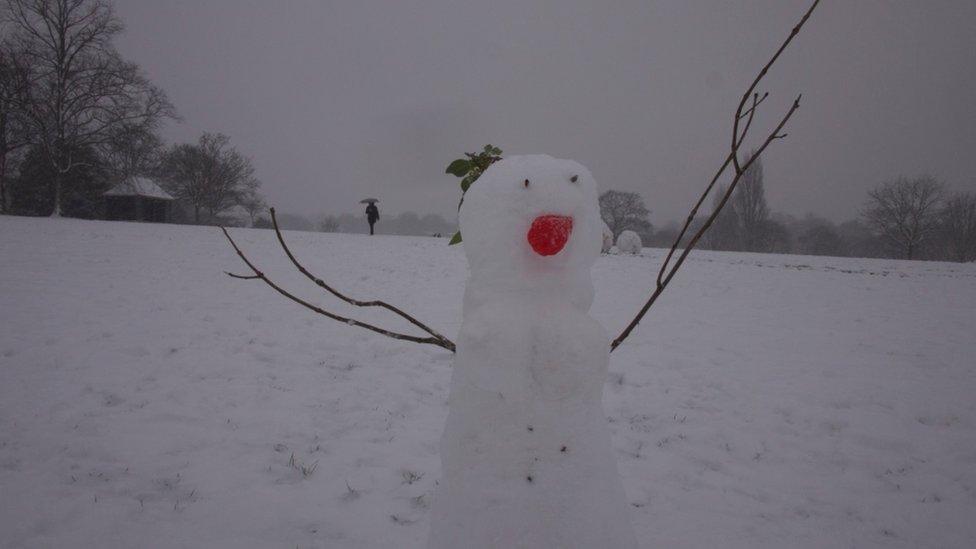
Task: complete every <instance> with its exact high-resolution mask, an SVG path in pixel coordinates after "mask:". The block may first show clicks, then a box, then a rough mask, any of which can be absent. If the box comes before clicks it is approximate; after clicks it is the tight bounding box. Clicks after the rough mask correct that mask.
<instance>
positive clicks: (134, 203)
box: [103, 177, 175, 223]
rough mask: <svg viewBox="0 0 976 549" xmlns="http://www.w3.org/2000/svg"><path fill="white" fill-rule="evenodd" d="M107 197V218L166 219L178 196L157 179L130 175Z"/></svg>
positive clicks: (110, 190) (106, 195)
mask: <svg viewBox="0 0 976 549" xmlns="http://www.w3.org/2000/svg"><path fill="white" fill-rule="evenodd" d="M103 196H104V197H105V219H108V220H112V221H150V222H154V223H166V222H167V221H169V219H170V214H171V211H170V210H171V208H172V203H173V201H174V200H175V199H174V198H173V197H172V196H170V194H169V193H167V192H166V191H164V190H163V189H162V187H160V186H159V185H158V184H156V182H155V181H153V180H151V179H148V178H146V177H130V178H128V179H126V180H125V181H122V182H121V183H119V184H118V185H116V186H114V187H112V188H111V189H109V190H108V191H106V192H105V194H104V195H103Z"/></svg>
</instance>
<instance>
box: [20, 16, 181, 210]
mask: <svg viewBox="0 0 976 549" xmlns="http://www.w3.org/2000/svg"><path fill="white" fill-rule="evenodd" d="M2 1H3V3H4V7H5V8H6V9H5V16H6V21H7V23H8V25H9V28H10V30H11V31H12V35H13V37H12V41H11V43H12V44H14V47H15V48H16V50H17V51H18V52H20V55H21V56H22V57H23V59H24V66H25V67H28V69H29V71H28V81H29V86H28V90H27V91H28V93H27V95H26V96H25V98H24V99H23V100H21V101H18V104H17V108H18V110H20V112H21V113H23V115H24V117H25V120H26V122H27V124H28V126H29V130H30V133H31V135H32V136H33V139H34V141H35V142H36V144H37V145H38V146H39V147H40V150H41V151H42V152H43V153H44V155H45V156H46V158H47V161H48V162H49V163H50V164H51V166H52V168H53V170H52V172H53V173H52V177H53V180H52V186H53V190H52V192H53V194H54V198H53V206H52V215H54V216H60V215H61V213H62V205H63V200H62V198H63V195H64V192H65V189H64V186H65V184H66V183H67V182H69V181H71V180H72V179H71V177H70V175H71V173H72V171H73V170H75V169H76V168H78V167H80V166H82V165H83V163H82V161H81V160H80V159H79V158H78V157H77V156H75V155H74V154H73V153H75V152H77V151H87V150H92V149H97V148H100V147H102V146H103V145H105V143H106V142H107V141H108V140H109V139H110V136H111V135H112V133H113V132H114V131H116V130H117V129H118V128H120V127H121V126H124V125H130V126H140V127H143V128H147V129H152V128H155V127H156V126H157V125H159V124H160V122H161V121H162V120H163V119H165V118H167V117H172V116H175V113H174V110H173V106H172V105H171V104H170V102H169V100H168V99H167V98H166V95H165V94H164V93H163V92H162V90H160V89H159V88H157V87H155V86H153V85H152V84H151V83H150V82H149V81H148V80H147V79H146V78H145V77H144V76H143V75H142V73H141V71H140V70H139V67H138V66H136V65H135V64H133V63H130V62H127V61H125V60H124V59H122V57H121V56H120V55H119V54H118V52H117V51H116V50H115V47H114V46H113V45H112V40H113V39H114V38H115V36H116V35H117V34H118V33H119V32H121V31H122V23H121V21H119V19H118V18H117V17H116V16H115V12H114V10H113V8H112V5H111V4H110V3H109V2H107V1H105V0H2Z"/></svg>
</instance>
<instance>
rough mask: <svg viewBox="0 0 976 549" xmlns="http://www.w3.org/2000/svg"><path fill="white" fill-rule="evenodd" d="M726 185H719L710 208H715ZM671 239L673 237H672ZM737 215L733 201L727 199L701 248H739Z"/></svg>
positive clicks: (704, 237) (704, 238) (726, 249)
mask: <svg viewBox="0 0 976 549" xmlns="http://www.w3.org/2000/svg"><path fill="white" fill-rule="evenodd" d="M726 190H727V189H726V187H725V186H724V185H719V187H718V192H717V193H716V194H715V196H714V197H713V198H712V209H713V210H716V209H718V208H719V205H720V203H721V201H722V197H723V196H724V195H725V192H726ZM733 196H734V195H733ZM672 240H673V239H672ZM740 246H741V245H740V238H739V216H738V215H737V214H736V212H735V201H734V200H732V201H729V203H728V204H726V205H725V208H723V209H722V211H721V212H719V214H718V216H717V217H716V218H715V221H714V222H712V227H711V228H710V229H709V231H708V232H707V233H705V235H704V236H703V238H702V248H705V249H709V250H719V251H732V250H739V249H741V247H740Z"/></svg>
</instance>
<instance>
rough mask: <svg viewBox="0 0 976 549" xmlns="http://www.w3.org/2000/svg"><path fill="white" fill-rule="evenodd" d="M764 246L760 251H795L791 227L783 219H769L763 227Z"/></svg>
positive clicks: (782, 252) (779, 252)
mask: <svg viewBox="0 0 976 549" xmlns="http://www.w3.org/2000/svg"><path fill="white" fill-rule="evenodd" d="M762 235H763V240H762V243H763V246H762V248H761V249H760V251H762V252H764V253H771V254H788V253H792V252H793V235H792V234H791V233H790V229H789V227H787V225H786V224H785V223H783V222H782V221H779V220H776V219H767V220H766V223H764V225H763V227H762Z"/></svg>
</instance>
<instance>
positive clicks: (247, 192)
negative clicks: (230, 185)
mask: <svg viewBox="0 0 976 549" xmlns="http://www.w3.org/2000/svg"><path fill="white" fill-rule="evenodd" d="M240 206H241V208H243V209H244V211H245V212H247V215H248V217H249V218H250V219H251V227H254V224H255V223H256V222H257V219H258V215H259V214H261V213H263V212H264V211H265V210H267V209H268V204H267V202H265V201H264V198H263V197H262V196H261V195H260V194H258V180H257V179H253V178H252V179H251V180H250V181H249V182H247V183H245V189H244V191H243V193H242V194H241V199H240Z"/></svg>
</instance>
